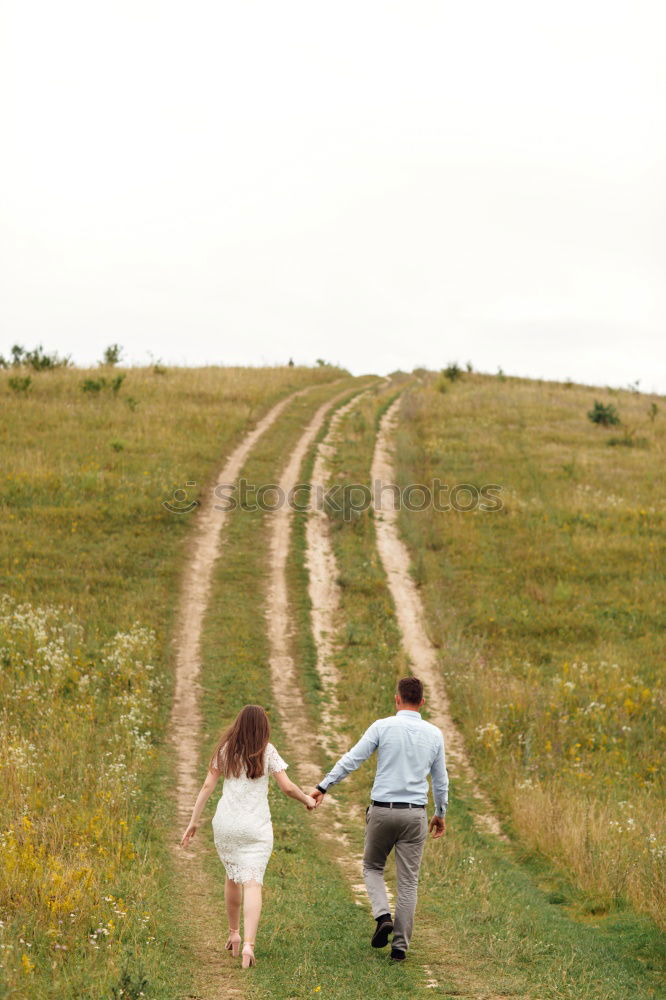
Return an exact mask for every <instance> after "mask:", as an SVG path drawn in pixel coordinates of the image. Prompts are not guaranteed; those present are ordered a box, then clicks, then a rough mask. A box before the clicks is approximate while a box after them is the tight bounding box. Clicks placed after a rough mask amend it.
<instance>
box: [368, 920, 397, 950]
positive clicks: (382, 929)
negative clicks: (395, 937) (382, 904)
mask: <svg viewBox="0 0 666 1000" xmlns="http://www.w3.org/2000/svg"><path fill="white" fill-rule="evenodd" d="M392 931H393V921H392V920H391V914H390V913H385V914H383V916H381V917H377V930H376V931H375V933H374V934H373V935H372V941H371V942H370V943H371V944H372V947H373V948H385V947H386V945H387V944H388V939H389V934H391V933H392Z"/></svg>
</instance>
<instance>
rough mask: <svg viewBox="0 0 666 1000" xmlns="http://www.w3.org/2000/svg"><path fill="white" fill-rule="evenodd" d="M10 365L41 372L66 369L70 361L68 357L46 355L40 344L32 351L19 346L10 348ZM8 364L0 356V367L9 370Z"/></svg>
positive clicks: (54, 354)
mask: <svg viewBox="0 0 666 1000" xmlns="http://www.w3.org/2000/svg"><path fill="white" fill-rule="evenodd" d="M11 353H12V360H11V365H12V367H13V368H18V367H19V366H20V365H28V366H29V367H30V368H32V369H33V370H34V371H36V372H41V371H44V370H46V369H49V368H51V369H52V368H66V367H67V366H68V365H71V363H72V361H71V358H70V356H69V355H67V357H64V358H61V357H59V356H58V355H57V354H56V353H53V354H46V353H45V352H44V349H43V347H42V345H41V344H39V345H38V346H37V347H35V348H34V349H33V350H32V351H26V349H25V347H21V345H20V344H14V346H13V347H12V352H11ZM9 366H10V362H9V361H7V360H6V359H5V358H4V357H2V356H1V355H0V367H2V368H9Z"/></svg>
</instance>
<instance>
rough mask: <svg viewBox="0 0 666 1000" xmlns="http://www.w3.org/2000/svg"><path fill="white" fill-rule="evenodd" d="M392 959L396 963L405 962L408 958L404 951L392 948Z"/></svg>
mask: <svg viewBox="0 0 666 1000" xmlns="http://www.w3.org/2000/svg"><path fill="white" fill-rule="evenodd" d="M391 958H392V959H393V961H394V962H404V961H405V959H406V958H407V952H406V951H402V949H401V948H391Z"/></svg>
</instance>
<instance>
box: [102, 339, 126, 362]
mask: <svg viewBox="0 0 666 1000" xmlns="http://www.w3.org/2000/svg"><path fill="white" fill-rule="evenodd" d="M122 350H123V349H122V347H121V346H120V344H109V346H108V347H107V349H106V350H105V351H104V359H103V360H102V361H101V362H100V364H103V365H111V366H113V365H117V364H118V362H119V361H120V355H121V354H122Z"/></svg>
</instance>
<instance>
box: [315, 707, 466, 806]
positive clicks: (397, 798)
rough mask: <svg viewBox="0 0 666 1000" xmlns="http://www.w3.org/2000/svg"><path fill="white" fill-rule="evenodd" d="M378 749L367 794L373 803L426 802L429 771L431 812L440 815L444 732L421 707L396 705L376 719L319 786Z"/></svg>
mask: <svg viewBox="0 0 666 1000" xmlns="http://www.w3.org/2000/svg"><path fill="white" fill-rule="evenodd" d="M375 750H376V751H377V773H376V775H375V783H374V785H373V786H372V792H371V793H370V794H371V797H372V798H373V799H374V800H376V801H377V802H411V803H413V804H414V805H420V806H424V805H426V804H427V802H428V775H430V776H431V779H432V796H433V799H434V800H435V815H436V816H444V814H445V813H446V809H447V806H448V803H449V774H448V771H447V770H446V758H445V752H444V736H443V735H442V732H441V730H440V729H438V728H437V726H433V725H432V723H431V722H426V721H425V719H422V718H421V713H420V712H413V711H411V710H410V709H406V708H401V709H400V711H399V712H396V714H395V715H390V716H388V718H386V719H377V721H376V722H373V723H372V725H371V726H370V727H369V728H368V729H366V731H365V732H364V733H363V736H361V738H360V740H359V741H358V743H357V744H356V745H355V746H353V747H352V748H351V750H349V751H348V752H347V753H346V754H344V755H343V756H342V757H341V758H340V760H339V761H338V762H337V764H336V765H335V767H333V768H332V769H331V770H330V771H329V772H328V774H327V775H326V777H325V778H323V779H322V781H320V782H319V786H320V788H323V789H324V790H327V789H328V788H330V786H331V785H337V783H338V782H339V781H342V780H343V778H346V777H347V775H348V774H351V772H352V771H355V770H356V768H357V767H360V765H361V764H362V763H363V761H365V760H367V759H368V758H369V757H370V756H371V754H373V753H374V751H375Z"/></svg>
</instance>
